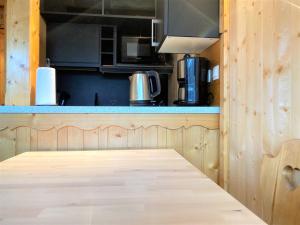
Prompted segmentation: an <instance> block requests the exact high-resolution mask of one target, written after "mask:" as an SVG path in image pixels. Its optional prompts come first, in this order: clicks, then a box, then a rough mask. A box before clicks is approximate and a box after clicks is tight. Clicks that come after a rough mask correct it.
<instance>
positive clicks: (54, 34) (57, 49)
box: [47, 23, 100, 67]
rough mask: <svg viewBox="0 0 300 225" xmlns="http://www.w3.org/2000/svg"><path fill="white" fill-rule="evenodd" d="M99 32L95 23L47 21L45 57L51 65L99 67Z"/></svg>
mask: <svg viewBox="0 0 300 225" xmlns="http://www.w3.org/2000/svg"><path fill="white" fill-rule="evenodd" d="M99 34H100V27H99V25H97V24H73V23H49V24H48V25H47V58H49V59H50V60H51V63H52V65H53V66H73V67H99V66H100V53H99V51H100V39H99Z"/></svg>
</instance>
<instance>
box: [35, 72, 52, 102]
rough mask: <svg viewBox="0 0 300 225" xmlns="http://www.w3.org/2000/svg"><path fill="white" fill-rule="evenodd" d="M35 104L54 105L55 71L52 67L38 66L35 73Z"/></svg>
mask: <svg viewBox="0 0 300 225" xmlns="http://www.w3.org/2000/svg"><path fill="white" fill-rule="evenodd" d="M35 104H36V105H56V72H55V69H54V68H50V67H39V68H38V69H37V75H36V95H35Z"/></svg>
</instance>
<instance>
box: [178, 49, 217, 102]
mask: <svg viewBox="0 0 300 225" xmlns="http://www.w3.org/2000/svg"><path fill="white" fill-rule="evenodd" d="M177 67H178V68H177V80H178V84H179V89H178V100H177V101H176V102H175V104H177V105H182V106H208V105H210V104H211V102H212V100H213V96H212V94H211V93H209V90H208V87H209V83H208V70H209V61H208V60H207V59H206V58H202V57H191V56H190V55H185V56H184V58H183V59H181V60H179V61H178V64H177Z"/></svg>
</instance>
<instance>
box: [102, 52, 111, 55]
mask: <svg viewBox="0 0 300 225" xmlns="http://www.w3.org/2000/svg"><path fill="white" fill-rule="evenodd" d="M101 54H104V55H113V54H114V53H113V52H101Z"/></svg>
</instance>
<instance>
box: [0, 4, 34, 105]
mask: <svg viewBox="0 0 300 225" xmlns="http://www.w3.org/2000/svg"><path fill="white" fill-rule="evenodd" d="M39 2H40V1H39V0H22V1H19V0H9V1H7V5H6V28H7V29H6V93H5V104H6V105H30V104H31V103H33V100H34V93H35V74H36V69H37V67H38V65H39V35H40V33H39V28H40V11H39Z"/></svg>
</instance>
